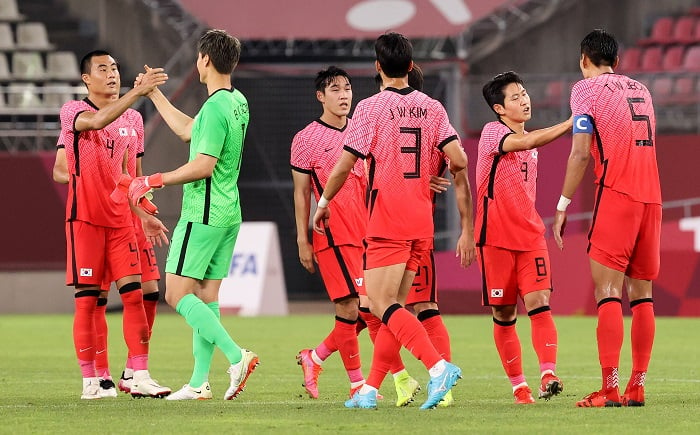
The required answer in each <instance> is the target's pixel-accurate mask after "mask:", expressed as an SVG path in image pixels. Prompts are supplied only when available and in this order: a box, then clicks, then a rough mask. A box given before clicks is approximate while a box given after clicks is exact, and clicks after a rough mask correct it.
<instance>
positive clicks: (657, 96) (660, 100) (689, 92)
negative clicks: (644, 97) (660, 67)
mask: <svg viewBox="0 0 700 435" xmlns="http://www.w3.org/2000/svg"><path fill="white" fill-rule="evenodd" d="M650 81H651V83H648V84H647V87H648V88H649V91H650V92H651V95H652V97H653V98H654V103H656V104H659V105H666V104H673V105H679V104H680V105H683V104H697V103H699V102H700V80H698V79H697V78H696V77H693V76H678V77H674V76H672V75H661V76H657V77H655V78H653V79H651V80H650Z"/></svg>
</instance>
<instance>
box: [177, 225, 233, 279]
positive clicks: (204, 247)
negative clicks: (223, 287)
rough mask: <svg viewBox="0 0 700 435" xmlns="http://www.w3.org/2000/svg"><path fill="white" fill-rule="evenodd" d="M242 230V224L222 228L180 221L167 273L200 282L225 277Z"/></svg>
mask: <svg viewBox="0 0 700 435" xmlns="http://www.w3.org/2000/svg"><path fill="white" fill-rule="evenodd" d="M240 228H241V225H240V224H237V225H234V226H232V227H225V228H220V227H212V226H211V225H205V224H200V223H195V222H187V221H183V220H180V221H178V223H177V226H176V227H175V231H173V236H172V238H171V240H170V250H169V251H168V259H167V261H166V263H165V271H166V272H167V273H172V274H175V275H179V276H186V277H189V278H194V279H200V280H201V279H223V278H226V277H227V276H228V270H229V267H230V266H231V258H232V256H233V247H234V246H235V245H236V238H237V237H238V230H239V229H240Z"/></svg>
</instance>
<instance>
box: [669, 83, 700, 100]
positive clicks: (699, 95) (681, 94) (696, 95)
mask: <svg viewBox="0 0 700 435" xmlns="http://www.w3.org/2000/svg"><path fill="white" fill-rule="evenodd" d="M673 99H674V101H676V102H678V103H685V104H689V103H696V102H698V101H700V92H697V91H696V90H695V78H694V77H688V76H684V77H678V78H677V79H676V82H675V83H674V86H673Z"/></svg>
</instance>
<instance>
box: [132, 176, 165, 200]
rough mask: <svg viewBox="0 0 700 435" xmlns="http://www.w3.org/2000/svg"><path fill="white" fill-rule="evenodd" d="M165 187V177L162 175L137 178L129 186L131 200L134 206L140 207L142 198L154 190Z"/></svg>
mask: <svg viewBox="0 0 700 435" xmlns="http://www.w3.org/2000/svg"><path fill="white" fill-rule="evenodd" d="M161 187H163V175H162V174H160V173H157V174H153V175H149V176H147V177H136V178H134V179H133V180H131V184H130V185H129V199H130V200H131V203H132V204H133V205H138V203H139V201H140V200H141V198H143V197H144V195H146V194H147V193H150V192H152V191H153V189H160V188H161Z"/></svg>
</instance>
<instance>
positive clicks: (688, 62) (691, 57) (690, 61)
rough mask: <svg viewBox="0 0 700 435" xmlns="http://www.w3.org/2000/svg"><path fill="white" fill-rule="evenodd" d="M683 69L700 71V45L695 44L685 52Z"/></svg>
mask: <svg viewBox="0 0 700 435" xmlns="http://www.w3.org/2000/svg"><path fill="white" fill-rule="evenodd" d="M683 70H684V71H700V45H693V46H691V47H689V48H688V51H686V52H685V57H684V58H683Z"/></svg>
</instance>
